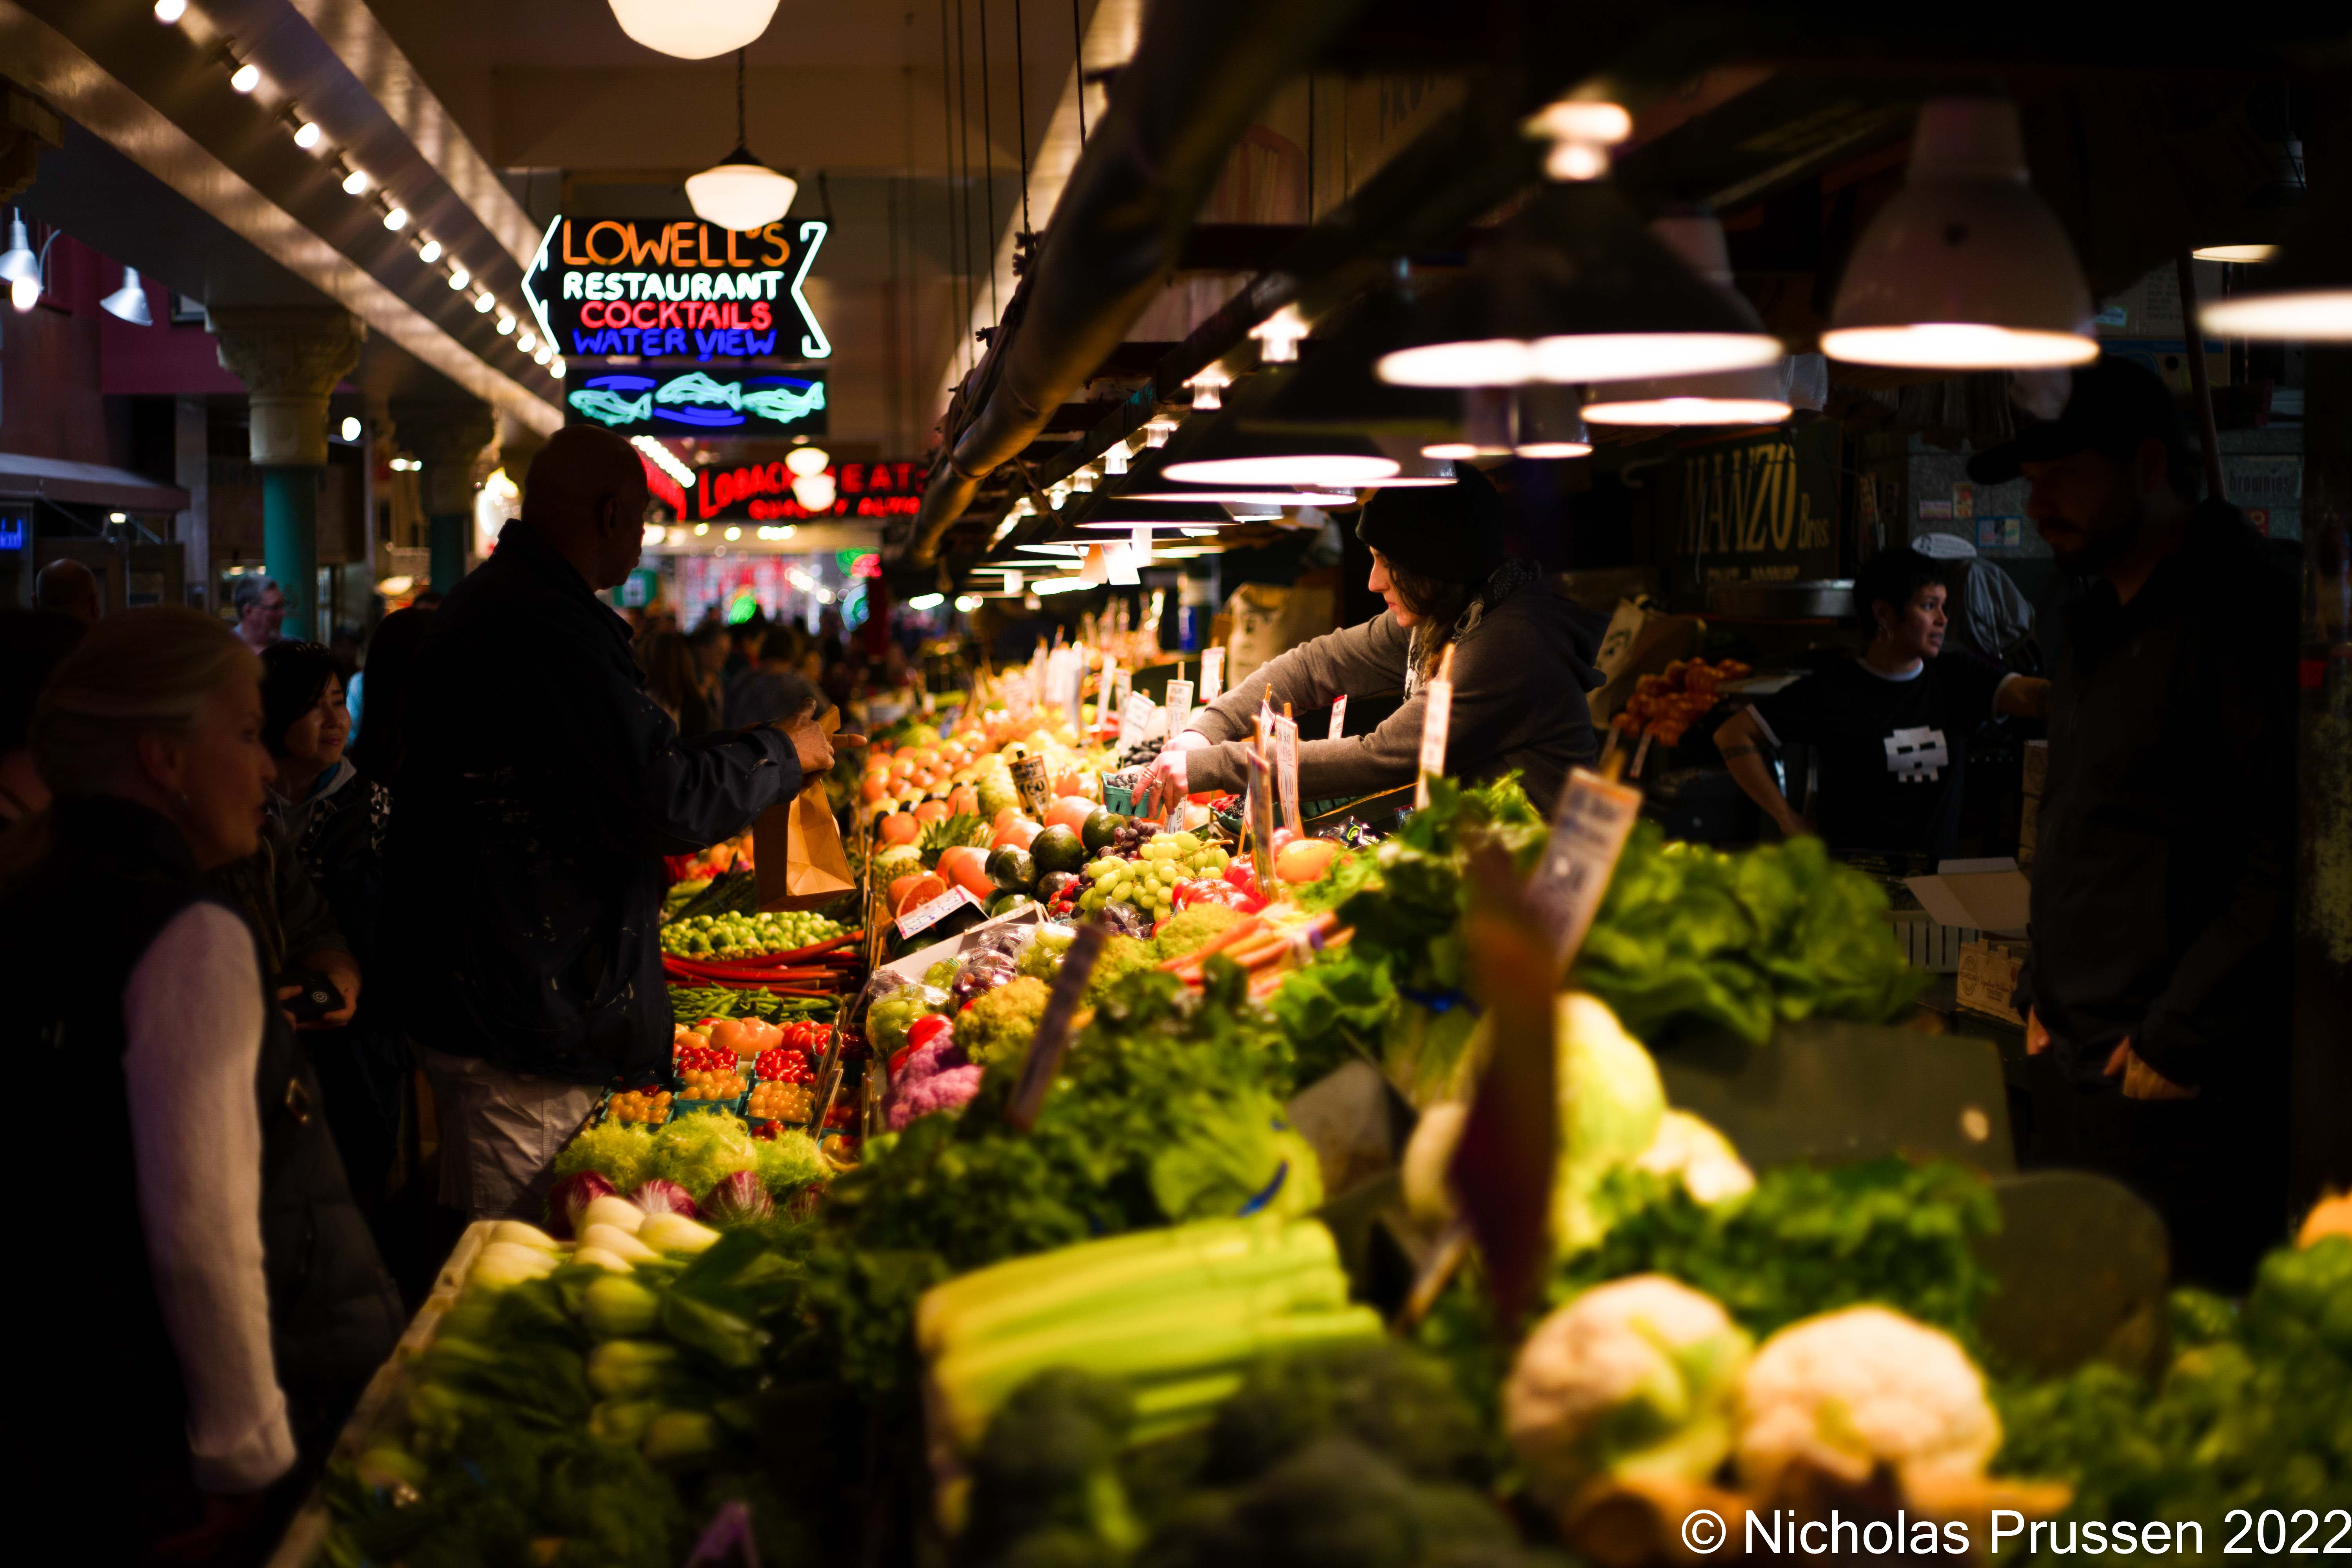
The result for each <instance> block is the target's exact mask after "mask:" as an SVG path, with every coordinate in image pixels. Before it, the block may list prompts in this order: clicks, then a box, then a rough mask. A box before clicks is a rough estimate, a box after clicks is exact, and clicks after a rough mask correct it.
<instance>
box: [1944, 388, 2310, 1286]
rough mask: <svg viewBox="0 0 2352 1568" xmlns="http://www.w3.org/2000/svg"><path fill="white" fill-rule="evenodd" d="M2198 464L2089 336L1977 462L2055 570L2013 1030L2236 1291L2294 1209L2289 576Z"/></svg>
mask: <svg viewBox="0 0 2352 1568" xmlns="http://www.w3.org/2000/svg"><path fill="white" fill-rule="evenodd" d="M2199 472H2200V469H2199V465H2198V462H2197V459H2196V458H2195V457H2194V456H2193V454H2192V452H2191V449H2190V447H2189V444H2188V441H2187V439H2186V437H2185V436H2184V435H2183V433H2182V428H2181V421H2180V415H2179V408H2178V406H2177V405H2176V404H2175V402H2174V400H2173V396H2172V395H2171V393H2170V392H2169V391H2168V390H2167V388H2166V387H2165V385H2164V384H2163V383H2162V382H2161V381H2159V380H2158V378H2157V377H2156V375H2155V374H2153V373H2152V372H2150V371H2148V370H2147V369H2145V368H2144V367H2142V366H2140V365H2137V364H2134V363H2129V362H2126V361H2121V360H2116V359H2102V360H2100V361H2098V362H2097V363H2094V364H2090V365H2086V366H2084V367H2083V368H2082V369H2080V370H2078V371H2075V372H2074V374H2073V376H2072V385H2071V388H2070V390H2069V394H2068V396H2067V398H2066V402H2065V405H2064V407H2063V411H2062V412H2061V413H2059V414H2058V415H2057V416H2056V417H2054V418H2047V419H2039V420H2034V419H2027V420H2025V421H2022V423H2021V429H2020V431H2019V433H2018V435H2017V437H2016V438H2015V439H2013V440H2011V441H2010V442H2008V443H2007V444H2005V445H2003V446H2000V447H1995V448H1993V449H1992V450H1990V451H1987V452H1983V453H1980V454H1979V455H1978V456H1977V457H1975V458H1971V459H1970V461H1969V477H1970V478H1971V479H1975V480H1976V481H1977V482H1978V483H1979V484H1997V483H2001V482H2004V481H2007V480H2010V479H2016V478H2019V477H2021V476H2022V477H2023V478H2024V479H2025V480H2026V482H2027V484H2028V485H2029V486H2030V489H2031V493H2030V495H2029V498H2028V500H2027V501H2026V508H2025V510H2026V515H2027V516H2028V517H2030V518H2032V521H2033V523H2034V526H2035V528H2036V529H2037V530H2038V531H2040V532H2041V535H2042V538H2043V539H2044V540H2045V541H2047V542H2049V545H2050V549H2051V553H2052V555H2053V557H2054V558H2055V560H2056V562H2057V564H2058V566H2059V567H2060V569H2061V570H2063V571H2064V572H2066V573H2068V574H2073V575H2074V576H2076V577H2078V578H2086V579H2088V580H2089V582H2088V586H2087V590H2086V591H2085V592H2084V594H2083V595H2082V596H2081V597H2080V598H2079V599H2077V600H2076V601H2075V602H2074V604H2072V605H2068V606H2067V608H2066V609H2065V610H2064V612H2063V622H2064V637H2063V646H2062V647H2061V648H2060V650H2059V652H2058V654H2057V657H2056V659H2055V661H2054V665H2053V669H2052V672H2051V673H2052V687H2051V691H2050V773H2049V780H2048V783H2047V784H2046V785H2045V787H2044V793H2043V795H2042V811H2041V821H2040V832H2039V837H2037V839H2036V842H2035V847H2034V865H2033V894H2032V938H2033V952H2032V958H2031V959H2030V960H2029V961H2028V964H2027V968H2026V973H2025V976H2024V978H2023V981H2022V982H2021V990H2020V996H2019V1004H2020V1005H2021V1006H2024V1007H2026V1008H2027V1009H2028V1012H2027V1025H2026V1049H2027V1050H2028V1051H2029V1052H2032V1053H2034V1054H2036V1055H2039V1054H2041V1053H2043V1052H2050V1053H2053V1054H2054V1057H2055V1059H2056V1061H2057V1064H2058V1066H2059V1068H2060V1069H2061V1072H2062V1074H2063V1078H2064V1079H2065V1081H2066V1084H2067V1086H2068V1089H2069V1090H2070V1091H2071V1092H2070V1094H2069V1095H2068V1098H2067V1100H2066V1101H2065V1107H2066V1112H2067V1121H2068V1122H2069V1125H2068V1126H2066V1127H2064V1128H2063V1129H2060V1130H2058V1137H2059V1140H2060V1142H2061V1145H2062V1147H2063V1149H2064V1151H2065V1158H2066V1163H2074V1164H2081V1165H2087V1166H2090V1167H2092V1168H2095V1169H2098V1170H2103V1171H2105V1172H2106V1173H2109V1174H2111V1175H2114V1176H2116V1177H2117V1178H2118V1179H2120V1180H2122V1181H2124V1182H2125V1183H2126V1184H2129V1185H2131V1186H2132V1187H2133V1188H2135V1189H2136V1190H2137V1191H2138V1192H2139V1194H2141V1195H2142V1196H2143V1197H2145V1198H2147V1200H2148V1201H2149V1202H2151V1203H2152V1204H2154V1205H2156V1207H2157V1208H2158V1210H2159V1211H2161V1212H2162V1213H2163V1215H2164V1217H2165V1222H2166V1226H2167V1228H2168V1231H2169V1232H2170V1235H2171V1239H2172V1252H2173V1272H2174V1276H2175V1278H2176V1279H2185V1280H2193V1281H2195V1282H2197V1283H2199V1284H2203V1285H2208V1286H2211V1287H2214V1288H2217V1289H2243V1288H2244V1286H2245V1285H2246V1283H2247V1281H2248V1279H2249V1277H2250V1275H2251V1272H2252V1266H2253V1264H2254V1261H2255V1259H2256V1258H2258V1257H2259V1256H2260V1255H2261V1253H2262V1251H2263V1248H2264V1247H2268V1246H2269V1245H2270V1244H2271V1243H2272V1242H2273V1240H2275V1239H2276V1238H2277V1237H2278V1235H2279V1233H2280V1232H2281V1230H2282V1229H2283V1227H2284V1221H2285V1215H2284V1204H2285V1182H2284V1147H2285V1142H2286V1137H2285V1131H2286V1114H2285V1099H2284V1082H2285V1072H2286V1059H2287V999H2288V995H2289V989H2290V979H2291V967H2292V966H2291V960H2290V956H2289V947H2288V927H2287V916H2288V911H2289V910H2290V908H2291V905H2292V887H2293V883H2292V877H2293V871H2292V867H2293V865H2294V844H2293V839H2292V835H2293V832H2294V820H2295V803H2294V659H2295V638H2296V628H2297V605H2296V597H2295V588H2294V580H2293V579H2292V577H2291V576H2290V575H2289V574H2287V573H2286V572H2285V571H2284V570H2282V569H2281V568H2280V567H2279V566H2278V565H2277V564H2276V563H2274V562H2273V559H2272V557H2271V556H2270V554H2269V552H2268V551H2267V549H2266V547H2265V545H2264V543H2263V540H2262V538H2261V537H2260V536H2259V535H2258V534H2256V533H2255V531H2254V530H2253V529H2252V526H2251V525H2249V524H2248V522H2247V521H2246V520H2245V518H2244V517H2243V516H2242V514H2241V513H2240V512H2239V511H2238V510H2236V509H2235V508H2233V507H2231V506H2230V505H2229V504H2228V503H2227V502H2226V501H2225V500H2221V499H2219V498H2212V497H2209V498H2207V499H2205V500H2198V499H2196V498H2197V493H2198V489H2199V488H2200V487H2199V482H2198V480H2199Z"/></svg>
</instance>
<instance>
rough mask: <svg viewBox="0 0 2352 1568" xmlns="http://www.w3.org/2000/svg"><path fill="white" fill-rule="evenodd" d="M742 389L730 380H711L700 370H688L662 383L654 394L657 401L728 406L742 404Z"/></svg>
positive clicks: (732, 406) (733, 406)
mask: <svg viewBox="0 0 2352 1568" xmlns="http://www.w3.org/2000/svg"><path fill="white" fill-rule="evenodd" d="M742 395H743V389H742V388H741V387H740V386H737V385H735V384H733V383H731V382H719V381H713V380H711V379H710V378H709V376H707V375H705V374H702V373H701V372H700V371H698V370H697V371H688V373H687V374H684V375H681V376H679V377H677V379H676V380H674V381H666V382H664V383H662V384H661V388H660V390H659V391H657V392H656V393H655V394H654V400H655V401H656V402H657V403H663V404H670V403H695V404H705V405H713V404H716V405H724V406H726V407H729V408H740V407H742V406H743V405H742V403H741V401H740V399H741V397H742Z"/></svg>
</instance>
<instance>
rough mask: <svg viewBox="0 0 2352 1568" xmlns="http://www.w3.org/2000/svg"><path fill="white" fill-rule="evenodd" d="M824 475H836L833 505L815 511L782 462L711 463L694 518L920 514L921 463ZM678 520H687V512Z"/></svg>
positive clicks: (699, 485) (703, 474) (842, 468)
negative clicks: (796, 492)
mask: <svg viewBox="0 0 2352 1568" xmlns="http://www.w3.org/2000/svg"><path fill="white" fill-rule="evenodd" d="M824 471H825V472H826V473H828V474H830V475H832V476H833V486H834V500H833V504H832V505H831V506H829V507H825V508H824V509H823V510H815V511H812V510H809V509H808V508H807V507H805V506H803V505H802V504H801V502H800V500H798V499H797V498H796V497H794V496H793V478H794V475H793V471H792V470H791V469H790V468H786V467H784V465H783V464H782V463H780V462H778V463H745V464H740V465H737V466H735V467H732V468H720V467H719V466H718V465H717V464H713V465H712V466H710V467H709V468H703V469H701V470H699V471H698V473H697V474H696V475H695V486H694V515H695V517H696V518H697V519H698V520H708V519H710V518H718V517H748V518H751V520H752V521H755V522H800V521H808V520H810V519H813V518H832V517H869V518H880V517H912V516H914V515H915V514H916V513H917V512H919V511H920V510H922V505H923V479H924V477H925V475H926V473H927V470H926V468H924V466H923V465H922V464H920V463H911V462H891V463H836V464H835V465H834V466H833V467H831V468H827V469H825V470H824ZM679 515H680V516H684V515H685V511H684V509H683V507H681V508H680V510H679Z"/></svg>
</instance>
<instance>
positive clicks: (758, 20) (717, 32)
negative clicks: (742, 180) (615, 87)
mask: <svg viewBox="0 0 2352 1568" xmlns="http://www.w3.org/2000/svg"><path fill="white" fill-rule="evenodd" d="M612 4H613V16H614V19H615V20H617V21H618V22H619V23H620V24H621V31H623V32H625V33H626V34H628V35H629V37H632V38H635V40H636V41H637V42H639V43H641V44H643V45H645V47H647V48H649V49H656V50H658V51H660V52H661V53H663V54H665V55H676V56H677V58H679V59H682V60H707V59H709V58H710V57H711V56H713V55H723V54H726V53H727V52H728V51H730V49H740V48H741V47H743V46H744V45H746V44H748V43H750V42H751V40H752V39H754V38H756V37H759V36H760V35H761V34H762V33H764V32H766V31H767V30H768V24H769V23H770V22H771V21H772V20H774V18H775V15H776V0H612ZM709 221H710V222H714V223H715V222H717V221H718V220H717V219H715V218H713V219H710V220H709Z"/></svg>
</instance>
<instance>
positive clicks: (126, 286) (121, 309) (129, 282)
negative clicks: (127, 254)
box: [98, 267, 155, 327]
mask: <svg viewBox="0 0 2352 1568" xmlns="http://www.w3.org/2000/svg"><path fill="white" fill-rule="evenodd" d="M98 304H99V309H100V310H104V311H105V312H106V313H107V314H108V315H110V316H113V317H115V318H117V319H118V320H121V321H128V322H130V323H131V325H132V326H134V327H152V326H153V325H154V324H155V318H154V316H153V315H152V313H150V311H149V310H148V309H147V290H146V289H142V288H141V287H140V284H139V268H136V267H126V268H123V269H122V287H121V288H120V289H116V290H115V291H114V292H113V293H111V294H109V295H108V296H107V297H106V298H105V299H103V300H100V301H99V302H98Z"/></svg>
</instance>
